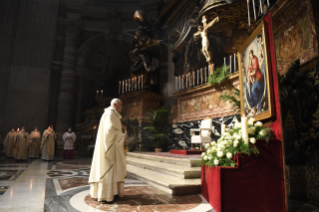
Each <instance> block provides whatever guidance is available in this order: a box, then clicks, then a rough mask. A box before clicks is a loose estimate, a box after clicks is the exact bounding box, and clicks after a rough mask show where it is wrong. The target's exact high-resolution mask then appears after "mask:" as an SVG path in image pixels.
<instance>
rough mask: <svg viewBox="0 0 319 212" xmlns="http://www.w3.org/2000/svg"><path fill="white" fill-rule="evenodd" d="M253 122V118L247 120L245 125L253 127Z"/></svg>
mask: <svg viewBox="0 0 319 212" xmlns="http://www.w3.org/2000/svg"><path fill="white" fill-rule="evenodd" d="M254 122H255V119H254V118H250V119H249V120H248V122H247V124H250V125H254Z"/></svg>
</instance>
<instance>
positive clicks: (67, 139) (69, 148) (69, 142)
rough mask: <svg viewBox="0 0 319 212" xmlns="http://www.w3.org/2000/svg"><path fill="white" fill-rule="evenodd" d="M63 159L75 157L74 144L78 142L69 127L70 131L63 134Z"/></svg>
mask: <svg viewBox="0 0 319 212" xmlns="http://www.w3.org/2000/svg"><path fill="white" fill-rule="evenodd" d="M62 138H63V142H64V147H63V158H64V159H73V157H74V142H75V140H76V135H75V133H74V132H72V128H71V127H69V129H68V131H67V132H65V133H64V134H63V137H62Z"/></svg>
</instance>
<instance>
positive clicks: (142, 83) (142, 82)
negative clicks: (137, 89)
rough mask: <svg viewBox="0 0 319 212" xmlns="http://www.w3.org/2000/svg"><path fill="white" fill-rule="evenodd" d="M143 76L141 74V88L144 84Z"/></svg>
mask: <svg viewBox="0 0 319 212" xmlns="http://www.w3.org/2000/svg"><path fill="white" fill-rule="evenodd" d="M143 78H144V76H143V75H142V77H141V89H143V86H144V80H143Z"/></svg>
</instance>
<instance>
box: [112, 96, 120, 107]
mask: <svg viewBox="0 0 319 212" xmlns="http://www.w3.org/2000/svg"><path fill="white" fill-rule="evenodd" d="M119 100H120V99H118V98H115V99H112V101H111V107H114V104H115V103H117V101H119Z"/></svg>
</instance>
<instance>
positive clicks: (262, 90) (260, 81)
mask: <svg viewBox="0 0 319 212" xmlns="http://www.w3.org/2000/svg"><path fill="white" fill-rule="evenodd" d="M237 57H238V64H239V65H238V66H239V81H240V104H241V116H246V117H252V118H254V119H255V120H256V121H257V120H264V119H267V118H270V117H272V116H273V114H274V106H273V98H272V96H273V95H272V94H273V91H272V80H271V79H272V77H271V67H270V63H269V59H270V57H269V43H268V32H267V23H266V22H265V21H264V22H262V23H261V24H260V25H259V26H258V27H257V28H256V29H255V31H254V32H253V33H252V34H251V36H250V37H249V38H248V40H247V41H246V42H245V43H244V44H243V46H242V47H241V48H240V49H239V51H238V54H237Z"/></svg>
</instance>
